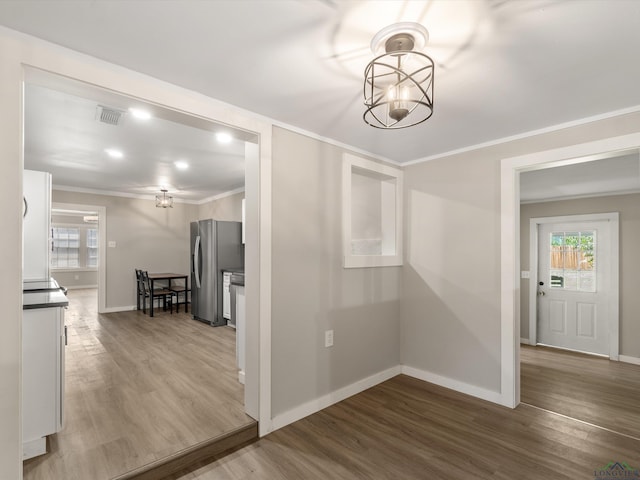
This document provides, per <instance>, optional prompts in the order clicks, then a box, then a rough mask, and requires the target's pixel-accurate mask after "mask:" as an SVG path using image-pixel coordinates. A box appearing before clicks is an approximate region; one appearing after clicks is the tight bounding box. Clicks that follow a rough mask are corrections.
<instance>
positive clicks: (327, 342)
mask: <svg viewBox="0 0 640 480" xmlns="http://www.w3.org/2000/svg"><path fill="white" fill-rule="evenodd" d="M324 346H325V347H333V330H327V331H326V332H324Z"/></svg>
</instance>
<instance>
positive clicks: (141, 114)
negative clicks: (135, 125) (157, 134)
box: [129, 108, 151, 120]
mask: <svg viewBox="0 0 640 480" xmlns="http://www.w3.org/2000/svg"><path fill="white" fill-rule="evenodd" d="M129 111H130V112H131V115H133V116H134V117H136V118H137V119H139V120H149V119H150V118H151V114H150V113H149V112H147V111H146V110H140V109H139V108H130V109H129Z"/></svg>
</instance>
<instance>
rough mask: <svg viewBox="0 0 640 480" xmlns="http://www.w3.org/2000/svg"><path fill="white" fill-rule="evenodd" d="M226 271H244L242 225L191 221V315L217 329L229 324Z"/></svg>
mask: <svg viewBox="0 0 640 480" xmlns="http://www.w3.org/2000/svg"><path fill="white" fill-rule="evenodd" d="M224 270H235V271H239V270H244V245H243V244H242V224H241V223H240V222H222V221H219V220H200V221H198V222H191V315H192V316H193V318H194V319H195V320H200V321H201V322H205V323H208V324H210V325H212V326H214V327H218V326H221V325H226V324H227V320H226V319H225V318H224V317H223V313H222V288H223V279H222V272H223V271H224Z"/></svg>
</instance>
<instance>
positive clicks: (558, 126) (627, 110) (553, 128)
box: [401, 105, 640, 167]
mask: <svg viewBox="0 0 640 480" xmlns="http://www.w3.org/2000/svg"><path fill="white" fill-rule="evenodd" d="M637 112H640V105H636V106H633V107H629V108H622V109H620V110H614V111H612V112H606V113H601V114H598V115H592V116H590V117H585V118H580V119H578V120H572V121H570V122H565V123H559V124H556V125H551V126H549V127H545V128H540V129H538V130H529V131H528V132H524V133H519V134H517V135H511V136H509V137H502V138H498V139H496V140H490V141H488V142H483V143H476V144H475V145H469V146H468V147H462V148H458V149H455V150H449V151H447V152H442V153H436V154H434V155H430V156H428V157H423V158H418V159H416V160H411V161H409V162H403V163H401V165H402V166H403V167H408V166H409V165H415V164H417V163H422V162H429V161H431V160H437V159H439V158H444V157H449V156H451V155H458V154H460V153H466V152H472V151H474V150H479V149H481V148H487V147H494V146H496V145H500V144H503V143H508V142H513V141H515V140H522V139H525V138H529V137H535V136H536V135H543V134H545V133H553V132H556V131H558V130H564V129H565V128H571V127H578V126H580V125H585V124H587V123H592V122H598V121H600V120H606V119H608V118H614V117H619V116H621V115H628V114H630V113H637Z"/></svg>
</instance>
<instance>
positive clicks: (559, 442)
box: [167, 375, 640, 480]
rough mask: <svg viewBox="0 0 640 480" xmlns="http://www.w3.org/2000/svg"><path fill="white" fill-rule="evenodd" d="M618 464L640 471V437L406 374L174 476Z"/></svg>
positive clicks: (457, 473)
mask: <svg viewBox="0 0 640 480" xmlns="http://www.w3.org/2000/svg"><path fill="white" fill-rule="evenodd" d="M612 460H619V461H625V462H627V463H629V464H630V465H633V466H638V465H640V441H638V440H635V439H631V438H628V437H625V436H622V435H619V434H616V433H612V432H609V431H606V430H603V429H600V428H597V427H594V426H590V425H587V424H585V423H582V422H578V421H575V420H572V419H569V418H565V417H562V416H558V415H556V414H553V413H550V412H546V411H543V410H540V409H537V408H533V407H531V406H527V405H520V406H519V407H518V408H516V409H513V410H512V409H508V408H504V407H500V406H498V405H495V404H491V403H489V402H485V401H482V400H478V399H475V398H472V397H469V396H467V395H463V394H460V393H457V392H453V391H451V390H447V389H445V388H442V387H438V386H435V385H432V384H429V383H426V382H422V381H420V380H416V379H413V378H410V377H407V376H404V375H400V376H397V377H395V378H393V379H391V380H388V381H386V382H384V383H382V384H380V385H377V386H375V387H373V388H371V389H369V390H367V391H365V392H362V393H360V394H358V395H355V396H353V397H351V398H349V399H347V400H345V401H343V402H340V403H338V404H336V405H333V406H331V407H329V408H327V409H325V410H323V411H321V412H319V413H316V414H314V415H311V416H309V417H307V418H305V419H303V420H300V421H298V422H296V423H294V424H292V425H289V426H287V427H285V428H282V429H280V430H278V431H276V432H274V433H272V434H270V435H267V436H266V437H264V438H262V439H260V441H258V442H256V443H254V444H252V445H249V446H247V447H245V448H242V449H240V450H237V451H235V452H233V453H231V454H229V455H227V456H225V457H222V458H217V459H215V460H213V461H212V462H211V463H208V464H204V463H202V464H200V465H198V466H195V467H193V468H191V469H190V470H184V471H182V472H179V473H178V474H176V475H173V476H170V477H167V480H218V479H243V480H244V479H252V480H253V479H256V480H257V479H264V480H267V479H268V480H280V479H282V480H285V479H286V480H293V479H305V480H315V479H318V480H320V479H322V480H325V479H327V478H331V479H334V478H339V479H394V480H398V479H403V480H407V479H430V480H439V479H441V480H468V479H470V478H473V479H492V480H496V479H498V480H513V479H519V480H534V479H535V480H543V479H544V480H546V479H554V480H576V479H586V480H588V479H593V478H594V475H593V472H594V470H595V469H597V468H600V467H603V466H604V465H606V464H607V463H608V462H610V461H612Z"/></svg>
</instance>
